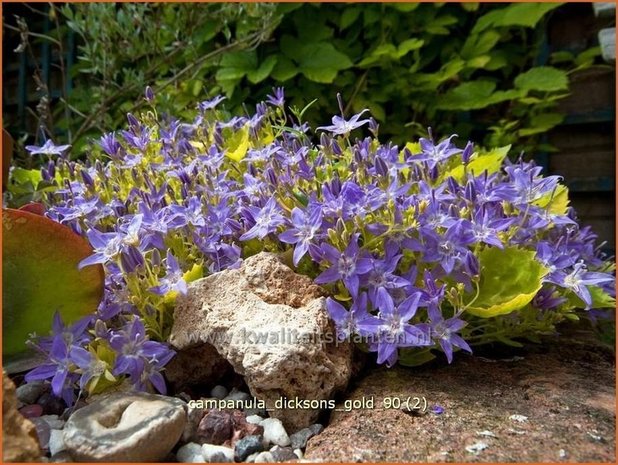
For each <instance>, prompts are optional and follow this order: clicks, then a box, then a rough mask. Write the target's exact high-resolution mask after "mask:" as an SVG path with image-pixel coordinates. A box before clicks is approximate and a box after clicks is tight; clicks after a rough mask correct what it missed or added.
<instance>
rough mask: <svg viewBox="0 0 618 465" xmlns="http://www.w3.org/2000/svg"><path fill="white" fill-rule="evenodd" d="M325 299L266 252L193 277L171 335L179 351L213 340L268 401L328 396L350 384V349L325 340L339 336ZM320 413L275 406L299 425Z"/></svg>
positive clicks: (291, 424) (255, 393) (289, 421)
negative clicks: (233, 267) (237, 264)
mask: <svg viewBox="0 0 618 465" xmlns="http://www.w3.org/2000/svg"><path fill="white" fill-rule="evenodd" d="M324 303H325V299H324V297H322V296H321V292H320V289H319V287H317V286H316V285H314V284H313V283H312V282H311V279H310V278H308V277H306V276H301V275H298V274H296V273H294V272H293V271H292V270H291V269H290V268H288V267H287V266H286V265H284V264H283V263H281V262H280V261H279V260H278V259H277V257H276V255H274V254H269V253H260V254H258V255H255V256H253V257H250V258H248V259H246V260H245V261H244V263H243V265H242V266H241V267H240V268H239V269H234V270H226V271H223V272H220V273H215V274H213V275H211V276H208V277H206V278H203V279H200V280H198V281H194V282H192V283H190V285H189V292H188V295H187V296H185V297H181V298H179V300H178V304H177V307H176V309H175V312H174V326H173V328H172V333H171V336H170V342H171V343H172V345H174V346H175V348H176V349H177V350H178V351H179V352H180V353H181V354H182V353H183V352H185V351H187V350H189V351H191V350H198V349H197V348H200V347H203V346H208V345H210V344H212V345H213V346H214V348H215V349H216V351H217V353H219V354H220V356H221V357H223V358H224V359H225V360H227V361H228V362H229V363H230V364H231V365H232V367H233V368H234V370H235V371H236V372H237V373H238V374H240V375H242V376H244V377H245V381H246V383H247V385H248V387H249V389H250V391H251V394H252V395H253V396H255V397H256V398H258V399H263V400H264V401H265V402H266V404H267V406H268V407H269V408H274V407H275V405H274V404H275V401H276V400H278V399H280V398H281V397H287V398H291V399H293V398H295V397H298V398H300V399H309V400H310V399H329V398H331V397H333V395H334V394H335V393H336V392H338V391H341V390H343V389H344V388H345V386H346V385H347V383H348V380H349V378H350V375H351V371H352V348H351V346H350V345H349V344H347V343H346V344H335V343H334V342H333V343H330V342H328V343H326V342H324V341H328V340H330V341H333V340H334V331H333V327H332V324H331V322H330V321H329V318H328V315H327V312H326V310H325V306H324ZM303 335H305V336H307V337H302V336H303ZM257 338H262V339H261V340H258V339H257ZM204 363H206V364H208V365H210V364H212V363H213V361H205V362H204ZM202 381H203V382H210V383H212V382H213V380H212V379H203V380H202ZM318 414H319V411H318V410H309V409H302V410H299V409H278V410H274V411H272V412H270V416H272V417H275V418H279V419H281V420H282V421H283V423H284V425H285V426H286V428H289V429H291V430H293V431H295V430H298V429H301V428H303V427H306V426H309V425H310V424H311V423H313V422H314V421H315V420H316V419H317V416H318Z"/></svg>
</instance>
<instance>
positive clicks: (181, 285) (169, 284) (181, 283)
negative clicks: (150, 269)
mask: <svg viewBox="0 0 618 465" xmlns="http://www.w3.org/2000/svg"><path fill="white" fill-rule="evenodd" d="M165 266H166V269H167V274H166V275H165V277H164V278H161V279H160V280H159V285H158V286H155V287H151V288H150V292H153V293H155V294H158V295H165V294H167V293H168V292H171V291H176V292H180V293H181V294H182V295H186V294H187V291H188V289H187V282H186V281H185V280H184V277H183V272H182V270H181V269H180V266H179V265H178V260H176V257H174V255H173V254H172V252H171V250H168V251H167V258H166V260H165Z"/></svg>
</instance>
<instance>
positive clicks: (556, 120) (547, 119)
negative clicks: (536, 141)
mask: <svg viewBox="0 0 618 465" xmlns="http://www.w3.org/2000/svg"><path fill="white" fill-rule="evenodd" d="M562 121H564V115H563V114H561V113H543V114H540V115H536V116H533V117H532V118H530V127H529V128H525V129H520V130H519V131H518V134H519V135H520V136H521V137H526V136H531V135H533V134H540V133H543V132H547V131H549V130H550V129H551V128H553V127H556V126H558V125H559V124H560V123H562Z"/></svg>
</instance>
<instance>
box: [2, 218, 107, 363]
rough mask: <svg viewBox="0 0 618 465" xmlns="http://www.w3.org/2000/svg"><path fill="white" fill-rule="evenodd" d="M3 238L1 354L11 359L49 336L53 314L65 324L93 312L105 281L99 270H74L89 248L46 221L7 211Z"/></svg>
mask: <svg viewBox="0 0 618 465" xmlns="http://www.w3.org/2000/svg"><path fill="white" fill-rule="evenodd" d="M2 232H3V241H2V255H3V257H2V258H3V260H2V288H3V292H2V309H3V315H2V330H3V331H2V333H3V337H2V349H3V354H4V355H14V354H17V353H19V352H22V351H24V350H25V349H26V346H25V341H26V340H27V338H28V335H29V334H31V333H36V334H38V335H47V334H48V333H49V331H50V330H51V323H52V317H53V314H54V313H55V312H56V311H58V312H59V313H60V315H61V316H62V318H63V320H64V322H65V323H72V322H74V321H75V320H76V319H78V318H80V317H82V316H85V315H87V314H89V313H92V312H94V311H96V309H97V306H98V305H99V302H100V301H101V298H102V296H103V284H104V275H103V267H102V266H100V265H94V266H88V267H86V268H83V269H82V270H78V268H77V265H78V264H79V262H80V261H81V260H83V259H84V258H86V257H88V256H89V255H91V254H92V248H91V247H90V245H89V244H88V242H87V241H86V240H85V239H83V238H82V237H81V236H78V235H77V234H75V233H74V232H73V231H72V230H71V229H70V228H68V227H67V226H64V225H62V224H60V223H56V222H55V221H53V220H50V219H49V218H46V217H44V216H40V215H36V214H33V213H29V212H25V211H20V210H12V209H5V210H3V219H2Z"/></svg>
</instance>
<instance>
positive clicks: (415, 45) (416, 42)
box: [397, 38, 425, 58]
mask: <svg viewBox="0 0 618 465" xmlns="http://www.w3.org/2000/svg"><path fill="white" fill-rule="evenodd" d="M423 44H425V41H424V40H422V39H416V38H413V39H407V40H404V41H403V42H401V43H400V44H399V46H398V47H397V55H398V58H401V57H403V56H405V55H407V54H408V53H410V52H411V51H413V50H418V49H419V48H421V47H422V46H423Z"/></svg>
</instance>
